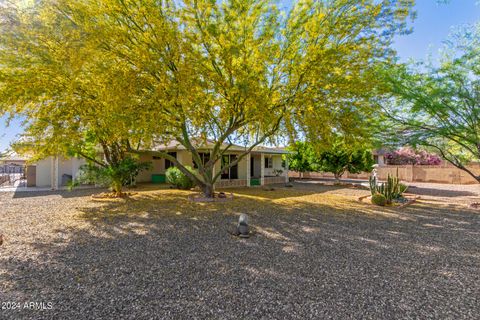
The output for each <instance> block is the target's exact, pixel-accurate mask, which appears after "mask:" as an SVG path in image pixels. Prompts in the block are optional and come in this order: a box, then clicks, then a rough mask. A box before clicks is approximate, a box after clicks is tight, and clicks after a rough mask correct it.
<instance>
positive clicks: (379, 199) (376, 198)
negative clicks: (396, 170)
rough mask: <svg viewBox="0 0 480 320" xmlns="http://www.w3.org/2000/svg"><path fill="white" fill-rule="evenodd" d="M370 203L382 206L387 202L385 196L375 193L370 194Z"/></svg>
mask: <svg viewBox="0 0 480 320" xmlns="http://www.w3.org/2000/svg"><path fill="white" fill-rule="evenodd" d="M372 203H373V204H376V205H377V206H382V207H383V206H385V205H386V204H387V198H386V197H385V196H384V195H383V194H381V193H376V194H374V195H373V196H372Z"/></svg>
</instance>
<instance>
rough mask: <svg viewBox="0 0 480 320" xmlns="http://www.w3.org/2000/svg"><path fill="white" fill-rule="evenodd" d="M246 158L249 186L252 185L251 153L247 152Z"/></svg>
mask: <svg viewBox="0 0 480 320" xmlns="http://www.w3.org/2000/svg"><path fill="white" fill-rule="evenodd" d="M245 159H247V187H250V175H251V172H250V161H252V160H251V158H250V153H248V154H247V156H246V157H245Z"/></svg>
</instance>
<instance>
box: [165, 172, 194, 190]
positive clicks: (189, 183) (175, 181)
mask: <svg viewBox="0 0 480 320" xmlns="http://www.w3.org/2000/svg"><path fill="white" fill-rule="evenodd" d="M185 168H187V170H188V171H190V172H191V173H192V174H196V172H195V170H194V169H192V168H191V167H189V166H185ZM165 176H166V179H167V182H168V183H170V184H171V185H173V186H175V187H177V188H179V189H185V190H189V189H191V188H193V187H194V186H195V182H194V181H193V180H192V179H190V178H189V177H187V176H186V175H185V174H184V173H183V172H182V171H181V170H180V169H178V168H177V167H170V168H168V169H167V171H166V172H165Z"/></svg>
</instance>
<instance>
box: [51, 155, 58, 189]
mask: <svg viewBox="0 0 480 320" xmlns="http://www.w3.org/2000/svg"><path fill="white" fill-rule="evenodd" d="M50 187H51V189H52V190H57V189H58V157H56V156H55V157H51V160H50Z"/></svg>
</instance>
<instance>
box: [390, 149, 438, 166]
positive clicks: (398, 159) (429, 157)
mask: <svg viewBox="0 0 480 320" xmlns="http://www.w3.org/2000/svg"><path fill="white" fill-rule="evenodd" d="M385 158H386V160H387V164H390V165H405V164H413V165H430V166H434V165H440V164H442V159H440V157H439V156H437V155H436V154H433V153H428V152H427V151H425V150H413V149H411V148H401V149H399V150H396V151H393V152H389V153H387V154H386V155H385Z"/></svg>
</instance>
